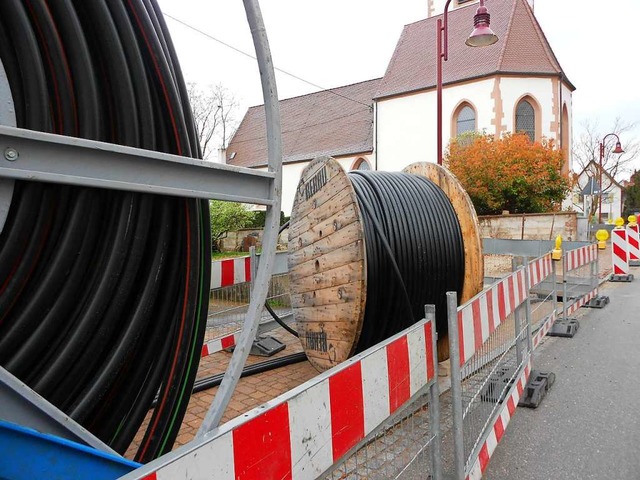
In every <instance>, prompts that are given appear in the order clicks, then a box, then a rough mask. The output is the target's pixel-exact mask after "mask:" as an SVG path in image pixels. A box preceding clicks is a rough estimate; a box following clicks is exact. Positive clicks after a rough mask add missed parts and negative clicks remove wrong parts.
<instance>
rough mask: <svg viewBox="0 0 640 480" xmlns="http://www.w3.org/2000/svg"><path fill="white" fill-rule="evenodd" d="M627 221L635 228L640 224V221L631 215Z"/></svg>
mask: <svg viewBox="0 0 640 480" xmlns="http://www.w3.org/2000/svg"><path fill="white" fill-rule="evenodd" d="M627 220H629V226H630V227H635V226H636V224H637V223H638V219H637V218H636V216H635V215H629V218H627Z"/></svg>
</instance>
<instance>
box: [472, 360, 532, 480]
mask: <svg viewBox="0 0 640 480" xmlns="http://www.w3.org/2000/svg"><path fill="white" fill-rule="evenodd" d="M530 373H531V362H529V363H528V364H527V366H526V367H525V369H524V370H523V372H522V374H521V375H520V378H519V379H518V380H517V381H516V382H515V386H514V387H512V389H511V392H510V393H509V395H508V397H507V401H506V402H503V407H502V410H501V411H500V414H499V415H498V416H497V418H496V420H495V422H494V424H493V425H492V426H491V428H490V430H489V435H488V436H487V439H486V440H485V441H484V443H483V445H482V447H481V448H480V453H479V455H478V458H477V459H476V461H475V462H474V464H473V466H472V467H471V470H470V472H469V475H467V480H480V479H481V478H482V475H483V474H484V472H485V470H486V469H487V466H488V465H489V459H491V456H492V455H493V452H494V451H495V449H496V447H497V446H498V443H500V440H501V439H502V436H503V435H504V432H505V431H506V430H507V425H509V421H511V417H513V414H514V412H515V411H516V407H517V406H518V402H519V401H520V397H521V396H522V393H523V392H524V388H525V385H526V384H527V381H528V380H529V374H530Z"/></svg>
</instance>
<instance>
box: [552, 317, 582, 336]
mask: <svg viewBox="0 0 640 480" xmlns="http://www.w3.org/2000/svg"><path fill="white" fill-rule="evenodd" d="M579 328H580V322H578V320H576V319H575V318H567V319H566V320H556V323H554V324H553V326H552V327H551V330H549V333H547V335H548V336H550V337H565V338H573V336H574V335H575V334H576V332H577V331H578V329H579Z"/></svg>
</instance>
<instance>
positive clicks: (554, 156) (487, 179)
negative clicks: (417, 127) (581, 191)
mask: <svg viewBox="0 0 640 480" xmlns="http://www.w3.org/2000/svg"><path fill="white" fill-rule="evenodd" d="M563 157H564V156H563V153H562V151H560V150H557V149H555V148H554V145H553V142H552V141H551V140H543V141H542V142H535V143H531V141H530V140H529V137H528V136H527V135H526V134H524V133H516V134H510V133H509V134H505V135H503V136H502V137H501V138H495V137H494V136H492V135H482V134H477V133H476V134H473V135H471V136H461V137H458V138H454V139H453V140H451V143H450V144H449V151H448V152H447V156H446V159H445V165H447V166H448V167H449V170H451V172H453V173H454V174H455V175H456V177H458V180H460V183H462V186H463V187H464V188H465V190H466V191H467V193H468V194H469V196H470V197H471V201H472V202H473V204H474V206H475V207H476V211H477V212H478V214H479V215H491V214H497V213H501V212H502V211H503V210H508V211H509V212H510V213H541V212H549V211H557V210H559V209H560V207H561V204H562V200H563V198H564V197H565V196H566V194H567V192H568V191H569V184H570V182H569V178H568V177H566V176H564V175H562V173H561V168H562V164H563V161H564V158H563Z"/></svg>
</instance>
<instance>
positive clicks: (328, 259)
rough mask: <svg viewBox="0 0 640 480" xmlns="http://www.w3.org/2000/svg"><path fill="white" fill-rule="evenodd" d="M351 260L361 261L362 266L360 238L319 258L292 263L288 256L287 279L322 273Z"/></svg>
mask: <svg viewBox="0 0 640 480" xmlns="http://www.w3.org/2000/svg"><path fill="white" fill-rule="evenodd" d="M353 262H362V263H363V268H364V249H363V248H362V240H356V241H355V242H353V243H350V244H349V245H345V246H344V247H341V248H337V249H335V250H333V251H331V252H328V253H326V254H324V255H323V256H321V257H319V258H316V259H311V260H308V261H306V262H301V263H297V264H294V263H292V262H291V257H289V279H290V280H291V281H292V282H298V281H301V280H302V279H303V278H305V277H309V276H312V275H316V274H320V273H324V272H327V271H329V270H333V269H334V268H338V267H341V266H343V265H347V264H351V263H353Z"/></svg>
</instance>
